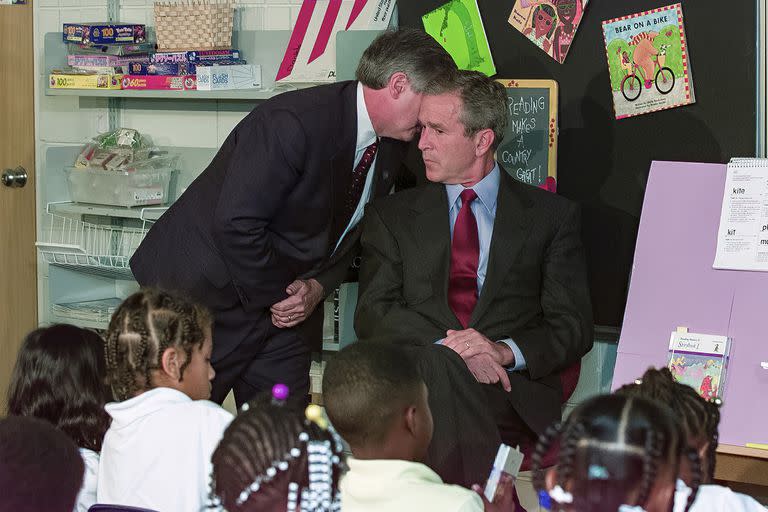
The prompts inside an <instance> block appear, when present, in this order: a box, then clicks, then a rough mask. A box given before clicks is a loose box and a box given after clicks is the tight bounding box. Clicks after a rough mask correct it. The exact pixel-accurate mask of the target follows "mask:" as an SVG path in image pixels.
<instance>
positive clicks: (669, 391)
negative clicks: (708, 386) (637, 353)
mask: <svg viewBox="0 0 768 512" xmlns="http://www.w3.org/2000/svg"><path fill="white" fill-rule="evenodd" d="M616 393H617V394H620V395H624V396H641V397H645V398H648V399H650V400H653V401H657V402H659V403H663V404H665V405H667V406H668V407H669V408H671V409H672V411H674V413H675V416H676V417H677V420H678V422H679V423H680V425H681V426H682V428H683V432H684V433H685V437H686V438H687V440H688V443H689V444H691V445H692V446H693V447H694V448H696V447H697V446H702V445H703V444H704V443H705V442H707V441H709V446H708V447H707V453H706V456H705V457H706V460H705V461H706V465H705V467H704V469H705V471H704V474H703V475H702V478H703V482H704V483H708V482H711V481H712V478H713V475H714V473H715V450H716V449H717V443H718V440H719V433H718V425H719V424H720V401H719V399H717V400H715V401H708V400H705V399H704V398H702V397H701V396H700V395H699V394H698V393H697V392H696V390H695V389H693V388H692V387H690V386H687V385H685V384H681V383H679V382H677V381H676V380H675V378H674V377H673V376H672V373H671V372H670V371H669V369H668V368H660V369H658V370H657V369H654V368H649V369H648V370H647V371H646V372H645V373H644V374H643V377H642V378H641V379H640V380H638V381H636V382H635V383H634V384H627V385H625V386H622V387H621V388H619V389H618V390H617V391H616Z"/></svg>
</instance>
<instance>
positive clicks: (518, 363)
mask: <svg viewBox="0 0 768 512" xmlns="http://www.w3.org/2000/svg"><path fill="white" fill-rule="evenodd" d="M499 343H503V344H505V345H506V346H508V347H509V349H510V350H511V351H512V353H513V354H514V355H515V366H513V367H507V371H508V372H516V371H518V370H525V369H526V368H527V366H526V364H525V357H523V353H522V352H521V351H520V347H518V346H517V343H515V342H514V341H512V339H511V338H506V339H503V340H500V341H499Z"/></svg>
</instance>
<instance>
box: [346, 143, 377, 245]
mask: <svg viewBox="0 0 768 512" xmlns="http://www.w3.org/2000/svg"><path fill="white" fill-rule="evenodd" d="M378 147H379V142H378V141H375V142H374V143H373V144H371V145H370V146H368V147H367V148H365V151H364V152H363V156H362V158H360V162H358V164H357V167H355V169H354V170H353V171H352V180H351V181H350V183H349V189H348V190H347V199H346V203H345V204H344V223H343V224H342V227H341V229H342V231H343V230H344V229H345V228H346V227H347V224H349V221H350V219H352V214H354V213H355V210H356V209H357V204H358V203H359V202H360V197H361V196H362V195H363V189H364V188H365V178H366V177H367V176H368V171H369V170H370V168H371V164H373V159H374V158H376V150H377V149H378Z"/></svg>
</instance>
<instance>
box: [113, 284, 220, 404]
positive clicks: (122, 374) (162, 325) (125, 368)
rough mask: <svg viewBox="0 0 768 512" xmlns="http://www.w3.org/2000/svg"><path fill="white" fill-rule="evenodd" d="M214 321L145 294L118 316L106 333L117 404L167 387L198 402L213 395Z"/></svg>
mask: <svg viewBox="0 0 768 512" xmlns="http://www.w3.org/2000/svg"><path fill="white" fill-rule="evenodd" d="M211 348H212V339H211V316H210V314H209V313H208V311H207V310H206V309H205V308H203V307H202V306H199V305H197V304H193V303H191V302H188V301H186V300H184V299H182V298H181V297H178V296H176V295H173V294H171V293H168V292H164V291H161V290H155V289H151V288H146V289H142V290H141V291H139V292H136V293H134V294H133V295H131V296H130V297H128V298H127V299H125V301H123V303H122V304H121V305H120V307H119V308H118V309H117V311H115V313H114V315H112V320H111V321H110V322H109V328H108V329H107V374H108V376H109V381H110V384H111V386H112V390H113V392H114V394H115V398H116V399H117V400H127V399H129V398H132V397H134V396H136V395H138V394H140V393H143V392H144V391H147V390H149V389H152V388H156V387H169V388H174V389H177V390H179V391H181V392H183V393H186V394H187V395H188V396H189V397H190V398H192V399H194V400H202V399H207V398H208V397H210V395H211V383H210V381H211V379H213V377H214V375H215V373H214V371H213V368H212V367H211Z"/></svg>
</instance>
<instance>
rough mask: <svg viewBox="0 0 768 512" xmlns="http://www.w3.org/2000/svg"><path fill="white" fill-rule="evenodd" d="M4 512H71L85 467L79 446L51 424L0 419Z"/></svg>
mask: <svg viewBox="0 0 768 512" xmlns="http://www.w3.org/2000/svg"><path fill="white" fill-rule="evenodd" d="M0 461H2V462H0V489H2V493H3V497H2V499H0V512H40V511H42V510H44V511H46V512H71V511H72V510H73V509H74V506H75V499H76V498H77V493H78V492H79V491H80V486H81V485H82V482H83V472H84V471H85V466H84V464H83V459H82V458H81V457H80V453H79V452H78V450H77V446H75V443H74V442H72V440H71V439H70V438H69V437H67V436H66V434H64V433H63V432H62V431H61V430H58V429H56V428H55V427H54V426H52V425H51V424H50V423H48V422H47V421H42V420H39V419H36V418H30V417H22V416H8V417H7V418H3V419H0Z"/></svg>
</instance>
